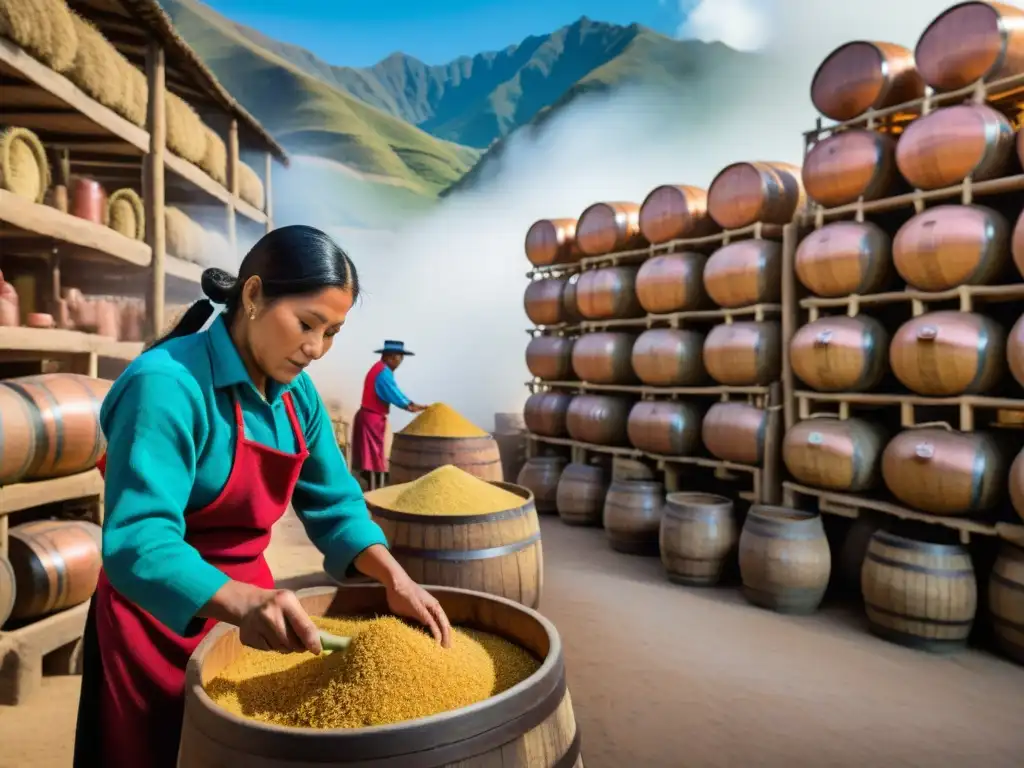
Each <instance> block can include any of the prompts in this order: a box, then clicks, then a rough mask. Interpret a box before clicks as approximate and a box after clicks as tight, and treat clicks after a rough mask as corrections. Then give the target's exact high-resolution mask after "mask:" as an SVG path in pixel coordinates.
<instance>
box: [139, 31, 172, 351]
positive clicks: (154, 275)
mask: <svg viewBox="0 0 1024 768" xmlns="http://www.w3.org/2000/svg"><path fill="white" fill-rule="evenodd" d="M164 78H165V72H164V49H163V47H162V46H161V45H160V43H159V42H157V41H155V40H154V41H152V42H150V44H149V50H148V51H147V52H146V80H147V82H148V85H149V105H148V107H147V110H146V130H148V131H149V139H150V141H149V154H148V155H146V159H145V166H144V169H143V170H144V172H143V192H144V194H143V200H144V201H145V209H146V240H147V241H148V242H149V246H150V248H151V250H152V253H153V262H152V266H151V273H150V275H151V280H150V286H149V288H150V290H149V295H148V296H147V297H146V309H147V312H146V336H147V338H156V336H157V334H159V333H160V330H161V329H162V328H163V327H164V300H165V279H166V276H165V274H164V269H165V265H166V257H167V233H166V232H165V222H164V160H165V157H164V154H165V151H166V145H167V111H166V104H165V94H166V82H165V79H164Z"/></svg>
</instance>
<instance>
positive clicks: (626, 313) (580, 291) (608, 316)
mask: <svg viewBox="0 0 1024 768" xmlns="http://www.w3.org/2000/svg"><path fill="white" fill-rule="evenodd" d="M637 271H638V268H637V267H606V268H604V269H590V270H587V271H586V272H584V273H583V274H581V275H580V279H579V281H578V282H577V283H576V307H577V308H578V309H579V312H580V314H581V315H583V317H584V318H586V319H587V320H614V319H624V318H630V317H638V316H640V315H642V314H643V313H644V310H643V307H641V306H640V301H639V300H638V299H637V297H636V274H637Z"/></svg>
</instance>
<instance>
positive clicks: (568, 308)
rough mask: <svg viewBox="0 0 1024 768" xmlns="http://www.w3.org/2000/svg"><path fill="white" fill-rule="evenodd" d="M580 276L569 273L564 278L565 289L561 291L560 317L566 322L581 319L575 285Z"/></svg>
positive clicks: (577, 283) (575, 321) (574, 321)
mask: <svg viewBox="0 0 1024 768" xmlns="http://www.w3.org/2000/svg"><path fill="white" fill-rule="evenodd" d="M579 281H580V276H579V275H570V276H569V277H567V278H566V279H565V290H563V291H562V317H563V318H564V319H565V322H567V323H578V322H580V321H581V320H582V319H583V315H581V314H580V308H579V304H577V303H576V286H577V285H579Z"/></svg>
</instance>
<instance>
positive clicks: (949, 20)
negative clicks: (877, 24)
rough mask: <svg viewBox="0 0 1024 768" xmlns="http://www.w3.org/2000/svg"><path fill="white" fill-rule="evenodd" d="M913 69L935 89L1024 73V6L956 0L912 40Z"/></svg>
mask: <svg viewBox="0 0 1024 768" xmlns="http://www.w3.org/2000/svg"><path fill="white" fill-rule="evenodd" d="M914 58H915V59H916V60H917V68H918V71H920V73H921V75H922V77H924V80H925V82H926V83H928V85H930V86H931V87H932V88H934V89H935V90H937V91H955V90H957V89H958V88H965V87H967V86H968V85H970V84H971V83H974V82H976V81H978V80H998V79H999V78H1002V77H1008V76H1010V75H1015V74H1018V73H1019V72H1024V10H1021V9H1020V8H1017V7H1014V6H1012V5H1009V4H1007V3H986V2H980V3H979V2H969V3H959V4H957V5H954V6H953V7H951V8H949V9H947V10H946V11H944V12H942V13H941V14H939V16H937V17H936V18H935V20H934V21H932V23H931V24H929V25H928V27H927V28H926V29H925V31H924V32H923V33H922V35H921V37H920V39H919V40H918V41H917V49H916V50H915V51H914Z"/></svg>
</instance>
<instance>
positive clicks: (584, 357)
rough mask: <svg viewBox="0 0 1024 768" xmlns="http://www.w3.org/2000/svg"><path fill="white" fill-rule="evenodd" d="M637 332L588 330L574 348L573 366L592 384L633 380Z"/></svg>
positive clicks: (632, 381) (631, 381)
mask: <svg viewBox="0 0 1024 768" xmlns="http://www.w3.org/2000/svg"><path fill="white" fill-rule="evenodd" d="M635 342H636V334H634V333H623V332H619V331H605V332H601V333H585V334H583V335H582V336H580V337H579V338H578V339H577V340H576V344H575V346H573V349H572V369H573V371H574V372H575V373H576V375H577V376H578V377H579V378H580V380H581V381H589V382H590V383H591V384H633V383H634V382H636V374H635V373H634V372H633V363H632V360H631V358H632V355H633V344H634V343H635Z"/></svg>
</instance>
